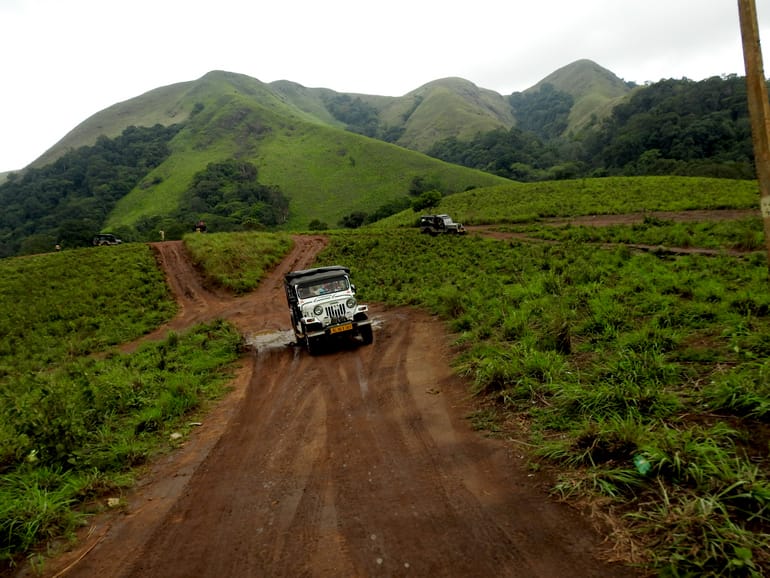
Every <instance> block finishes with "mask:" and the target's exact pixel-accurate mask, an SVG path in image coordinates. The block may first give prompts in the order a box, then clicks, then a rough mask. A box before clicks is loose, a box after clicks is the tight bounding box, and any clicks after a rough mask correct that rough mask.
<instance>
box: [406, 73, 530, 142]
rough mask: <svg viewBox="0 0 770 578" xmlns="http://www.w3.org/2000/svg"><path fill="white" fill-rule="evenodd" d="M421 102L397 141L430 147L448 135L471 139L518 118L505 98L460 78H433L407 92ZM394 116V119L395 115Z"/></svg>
mask: <svg viewBox="0 0 770 578" xmlns="http://www.w3.org/2000/svg"><path fill="white" fill-rule="evenodd" d="M410 97H411V98H413V99H416V101H417V102H418V105H417V106H416V108H414V110H413V112H412V113H411V114H410V115H409V116H408V118H407V119H406V122H405V124H404V129H405V130H404V134H403V135H402V136H401V138H399V139H398V141H397V144H399V145H401V146H404V147H407V148H410V149H415V150H420V151H427V150H428V149H430V148H431V146H433V144H435V143H436V142H437V141H439V140H443V139H446V138H449V137H457V138H458V139H460V140H470V139H471V138H472V137H474V136H475V135H476V134H477V133H479V132H488V131H491V130H494V129H496V128H504V129H508V128H510V127H512V126H513V125H514V124H515V123H516V121H515V119H514V118H513V113H512V111H511V107H510V105H509V104H508V102H507V101H506V99H505V98H504V97H503V96H501V95H500V94H498V93H496V92H493V91H491V90H486V89H482V88H479V87H478V86H476V85H475V84H473V83H472V82H469V81H467V80H463V79H461V78H445V79H442V80H436V81H434V82H430V83H428V84H426V85H424V86H422V87H420V88H418V89H417V90H415V91H413V92H411V93H409V94H408V95H406V97H405V98H407V99H408V98H410ZM393 120H395V119H393Z"/></svg>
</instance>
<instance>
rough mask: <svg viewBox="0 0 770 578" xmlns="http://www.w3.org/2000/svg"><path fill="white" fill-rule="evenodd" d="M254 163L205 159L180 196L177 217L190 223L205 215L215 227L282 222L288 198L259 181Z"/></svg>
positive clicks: (254, 226)
mask: <svg viewBox="0 0 770 578" xmlns="http://www.w3.org/2000/svg"><path fill="white" fill-rule="evenodd" d="M257 177H258V171H257V167H256V166H254V165H253V164H252V163H250V162H244V161H238V160H235V159H228V160H226V161H223V162H220V163H209V164H208V165H207V167H206V168H205V169H204V170H202V171H200V172H198V173H196V174H195V176H194V177H193V182H192V185H191V187H190V190H189V192H188V194H186V195H185V196H184V198H183V200H182V204H181V207H180V211H179V214H178V216H177V219H178V220H179V221H182V222H189V223H194V222H196V221H198V220H199V219H201V218H202V219H205V220H207V221H209V222H210V223H211V222H212V221H213V222H215V223H216V229H217V230H219V231H223V230H227V231H233V230H242V229H259V228H265V227H271V226H274V225H278V224H281V223H284V222H285V221H286V219H287V218H288V215H289V200H288V199H287V198H286V196H285V195H284V194H283V193H282V192H281V190H280V189H279V188H278V187H274V186H268V185H261V184H259V182H258V178H257Z"/></svg>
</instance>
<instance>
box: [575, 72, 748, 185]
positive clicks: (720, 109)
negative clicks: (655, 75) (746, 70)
mask: <svg viewBox="0 0 770 578" xmlns="http://www.w3.org/2000/svg"><path fill="white" fill-rule="evenodd" d="M584 160H585V162H586V163H587V165H589V166H590V167H592V168H595V169H606V170H607V171H609V172H611V173H615V174H685V175H686V174H699V175H703V176H724V177H733V178H753V176H754V169H753V149H752V143H751V125H750V121H749V116H748V105H747V97H746V80H745V78H742V77H738V76H729V77H725V78H720V77H714V78H709V79H707V80H703V81H700V82H694V81H691V80H687V79H683V80H664V81H661V82H658V83H655V84H651V85H649V86H646V87H643V88H641V89H639V90H638V91H637V92H635V93H634V94H633V95H632V96H631V98H629V99H628V100H627V101H626V102H624V103H621V104H619V105H617V106H615V107H614V108H613V110H612V114H611V115H610V117H609V118H608V119H607V120H606V121H605V122H604V123H603V125H602V126H601V128H600V130H599V131H598V132H596V133H595V134H593V135H590V136H589V137H588V138H587V139H586V142H585V150H584Z"/></svg>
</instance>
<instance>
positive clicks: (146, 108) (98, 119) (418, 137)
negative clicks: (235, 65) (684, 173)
mask: <svg viewBox="0 0 770 578" xmlns="http://www.w3.org/2000/svg"><path fill="white" fill-rule="evenodd" d="M587 73H588V74H590V75H591V76H593V75H595V74H599V75H601V76H603V77H606V78H608V79H609V80H610V81H611V82H609V83H608V84H609V85H614V86H621V85H625V86H627V85H626V84H625V83H624V82H623V81H622V80H621V79H620V78H618V77H617V76H615V75H614V74H613V73H612V72H610V71H609V70H607V69H605V68H603V67H601V66H599V65H598V64H596V63H594V62H593V61H590V60H586V59H582V60H578V61H575V62H573V63H571V64H568V65H566V66H564V67H562V68H560V69H558V70H556V71H554V72H552V73H551V74H549V75H547V76H545V77H544V78H543V79H542V80H541V81H539V82H538V83H536V84H535V85H533V86H532V87H530V88H529V89H526V90H525V91H523V92H525V93H527V92H531V91H533V90H535V89H538V88H539V87H541V86H542V85H543V84H544V83H549V84H553V85H554V86H555V87H556V88H557V89H559V90H562V91H564V92H568V93H570V94H573V93H576V92H577V94H578V95H579V97H580V98H579V99H578V101H579V102H582V107H581V111H580V113H576V115H575V117H576V123H577V124H576V126H582V125H583V124H584V123H582V120H583V119H584V118H585V117H586V115H587V114H590V111H586V110H585V109H590V108H591V105H590V102H591V101H590V99H589V100H586V99H587V96H588V95H587V94H586V87H585V86H583V88H582V89H579V88H578V89H576V88H574V87H572V88H570V87H569V86H568V84H569V82H570V79H573V80H572V82H573V83H574V82H575V80H574V79H580V78H581V75H585V74H587ZM217 78H229V79H231V80H233V82H234V85H235V86H237V87H238V89H239V90H241V91H242V92H243V93H245V94H249V95H251V96H255V95H257V94H258V92H257V91H255V90H254V83H258V84H259V85H261V86H262V87H263V88H264V89H265V92H263V93H262V94H263V96H264V95H267V94H268V93H272V94H271V97H275V98H278V99H279V100H280V101H281V102H283V103H284V104H288V105H291V106H292V107H293V108H294V109H295V110H296V112H297V114H300V116H304V118H306V119H307V120H310V121H312V122H319V123H322V124H328V125H330V126H336V127H338V128H344V127H345V125H346V123H344V122H342V121H340V120H339V119H336V118H334V116H333V115H331V114H330V112H329V110H328V107H327V106H326V105H325V104H324V99H329V98H333V97H335V96H347V97H349V98H351V99H360V100H361V102H363V103H365V104H366V105H368V106H370V107H371V108H372V109H374V110H375V111H376V114H377V115H378V117H379V118H380V119H381V120H382V121H383V123H384V124H385V125H388V126H400V127H402V128H403V131H402V132H401V135H400V136H399V137H398V139H396V140H393V141H390V142H394V143H395V144H398V145H399V146H403V147H405V148H409V149H412V150H418V151H421V152H426V151H427V150H429V149H430V147H431V146H432V145H433V144H434V143H435V142H436V140H441V139H444V138H449V137H455V138H459V139H467V138H470V137H472V136H473V135H475V134H476V133H478V132H484V131H488V130H493V129H495V128H503V129H510V128H512V127H513V126H515V125H516V119H515V118H514V117H513V114H512V112H511V111H510V110H506V99H507V98H508V96H510V95H507V96H506V95H502V94H500V93H497V92H495V91H493V90H491V89H486V88H481V87H478V86H477V85H476V84H474V83H473V82H471V81H469V80H466V79H462V78H459V77H448V78H442V79H437V80H432V81H429V82H427V83H425V84H423V85H421V86H419V87H417V88H415V89H413V90H411V91H409V92H408V93H406V94H405V95H403V96H400V97H399V96H381V95H369V94H360V93H343V92H337V91H335V90H333V89H330V88H323V87H321V88H310V87H305V86H303V85H301V84H299V83H296V82H293V81H290V80H278V81H273V82H271V83H264V82H262V81H260V80H258V79H256V78H253V77H250V76H247V75H244V74H240V73H235V72H230V71H223V70H212V71H209V72H207V73H206V74H204V75H203V76H201V77H200V78H198V79H197V80H192V81H184V82H180V83H175V84H170V85H167V86H162V87H158V88H155V89H153V90H150V91H147V92H145V93H142V94H140V95H138V96H136V97H134V98H131V99H128V100H125V101H122V102H119V103H116V104H114V105H112V106H110V107H107V108H105V109H103V110H101V111H98V112H96V113H95V114H93V115H92V116H90V117H88V118H87V119H85V120H84V121H83V122H81V123H80V124H78V125H77V126H76V127H74V128H73V129H72V130H71V131H69V132H68V133H67V134H65V135H64V137H62V138H61V139H60V140H59V141H57V142H56V143H54V144H53V145H52V146H51V147H50V148H49V149H47V150H46V151H45V152H44V153H43V154H42V155H41V156H40V157H38V158H37V159H35V160H34V161H33V162H32V163H30V165H29V166H30V167H40V166H43V165H45V164H47V163H50V162H52V161H54V160H56V158H58V157H60V156H61V155H62V154H63V152H65V151H66V150H70V149H72V148H77V147H79V146H84V145H88V144H93V143H94V142H95V141H96V138H98V136H101V135H102V134H103V135H105V136H108V137H115V136H117V135H119V134H120V132H121V131H122V130H123V128H126V127H127V126H130V125H132V124H133V125H136V126H151V125H152V124H155V123H156V122H157V123H160V124H163V125H169V124H173V123H175V122H181V121H183V120H186V118H187V117H188V115H189V113H190V112H191V110H187V109H185V108H184V106H183V105H182V104H181V101H182V99H183V96H184V95H188V96H190V97H193V96H194V95H195V92H196V91H200V90H201V87H200V86H199V85H201V84H205V83H207V82H210V81H211V80H212V79H217ZM586 83H587V81H585V80H584V79H583V84H584V85H586ZM628 90H629V91H630V90H631V89H630V88H629V89H628ZM188 92H190V94H188ZM514 94H515V93H514ZM618 96H622V94H618V95H614V97H618ZM611 100H612V98H610V97H608V96H606V95H604V94H600V95H599V98H598V100H597V101H596V107H597V109H598V110H599V111H600V112H601V109H602V107H604V106H605V105H606V104H607V102H611ZM426 101H427V103H426ZM442 107H446V108H445V109H444V111H443V112H441V108H442ZM508 109H510V107H508ZM449 117H452V118H453V120H452V121H451V122H450V120H449ZM426 131H428V132H427V134H426ZM25 168H26V167H25Z"/></svg>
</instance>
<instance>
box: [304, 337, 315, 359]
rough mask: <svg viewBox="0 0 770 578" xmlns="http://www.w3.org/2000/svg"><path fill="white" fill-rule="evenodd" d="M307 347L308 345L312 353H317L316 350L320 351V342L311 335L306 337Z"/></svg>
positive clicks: (308, 350) (308, 349)
mask: <svg viewBox="0 0 770 578" xmlns="http://www.w3.org/2000/svg"><path fill="white" fill-rule="evenodd" d="M305 347H307V352H308V353H309V354H310V355H315V353H316V351H318V342H317V341H316V340H315V339H311V338H310V337H305Z"/></svg>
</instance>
